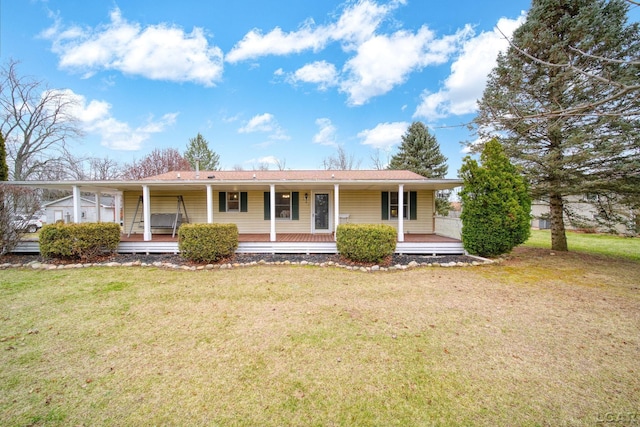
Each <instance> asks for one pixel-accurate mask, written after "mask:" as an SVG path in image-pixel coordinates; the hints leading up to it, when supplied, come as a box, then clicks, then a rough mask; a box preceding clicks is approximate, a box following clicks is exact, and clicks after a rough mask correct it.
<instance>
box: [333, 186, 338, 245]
mask: <svg viewBox="0 0 640 427" xmlns="http://www.w3.org/2000/svg"><path fill="white" fill-rule="evenodd" d="M339 224H340V184H333V239H334V240H335V239H336V238H337V235H338V225H339Z"/></svg>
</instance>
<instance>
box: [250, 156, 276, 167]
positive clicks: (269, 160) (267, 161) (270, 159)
mask: <svg viewBox="0 0 640 427" xmlns="http://www.w3.org/2000/svg"><path fill="white" fill-rule="evenodd" d="M244 163H245V164H258V165H278V164H280V161H279V160H278V158H277V157H276V156H265V157H260V158H258V159H250V160H247V161H245V162H244Z"/></svg>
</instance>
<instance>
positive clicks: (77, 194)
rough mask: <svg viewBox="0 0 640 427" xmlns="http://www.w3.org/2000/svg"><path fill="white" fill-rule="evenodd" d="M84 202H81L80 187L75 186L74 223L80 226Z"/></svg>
mask: <svg viewBox="0 0 640 427" xmlns="http://www.w3.org/2000/svg"><path fill="white" fill-rule="evenodd" d="M81 205H82V201H81V200H80V187H78V186H77V185H74V186H73V222H75V223H76V224H78V223H79V222H80V216H81V215H82V212H81V209H80V208H81Z"/></svg>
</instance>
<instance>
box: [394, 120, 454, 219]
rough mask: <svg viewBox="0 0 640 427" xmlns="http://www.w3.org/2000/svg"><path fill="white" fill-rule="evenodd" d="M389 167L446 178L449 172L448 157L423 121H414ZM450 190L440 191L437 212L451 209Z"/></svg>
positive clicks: (427, 176) (430, 176)
mask: <svg viewBox="0 0 640 427" xmlns="http://www.w3.org/2000/svg"><path fill="white" fill-rule="evenodd" d="M387 168H388V169H398V170H410V171H412V172H415V173H417V174H418V175H422V176H424V177H425V178H444V177H445V175H446V174H447V170H448V166H447V158H446V157H445V156H443V155H442V153H441V152H440V145H438V141H437V140H436V138H435V136H433V135H431V134H430V133H429V129H427V127H426V126H425V125H424V124H423V123H422V122H413V123H412V124H411V126H409V128H408V129H407V132H406V133H405V134H404V135H402V144H400V148H399V151H398V153H397V154H394V155H393V157H391V161H390V162H389V166H388V167H387ZM448 198H449V192H447V191H441V192H438V194H437V197H436V212H438V214H440V215H447V214H448V213H449V210H450V209H451V204H450V203H449V200H448Z"/></svg>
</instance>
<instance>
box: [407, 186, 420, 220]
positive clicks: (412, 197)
mask: <svg viewBox="0 0 640 427" xmlns="http://www.w3.org/2000/svg"><path fill="white" fill-rule="evenodd" d="M409 219H418V193H417V192H415V191H410V192H409Z"/></svg>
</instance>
